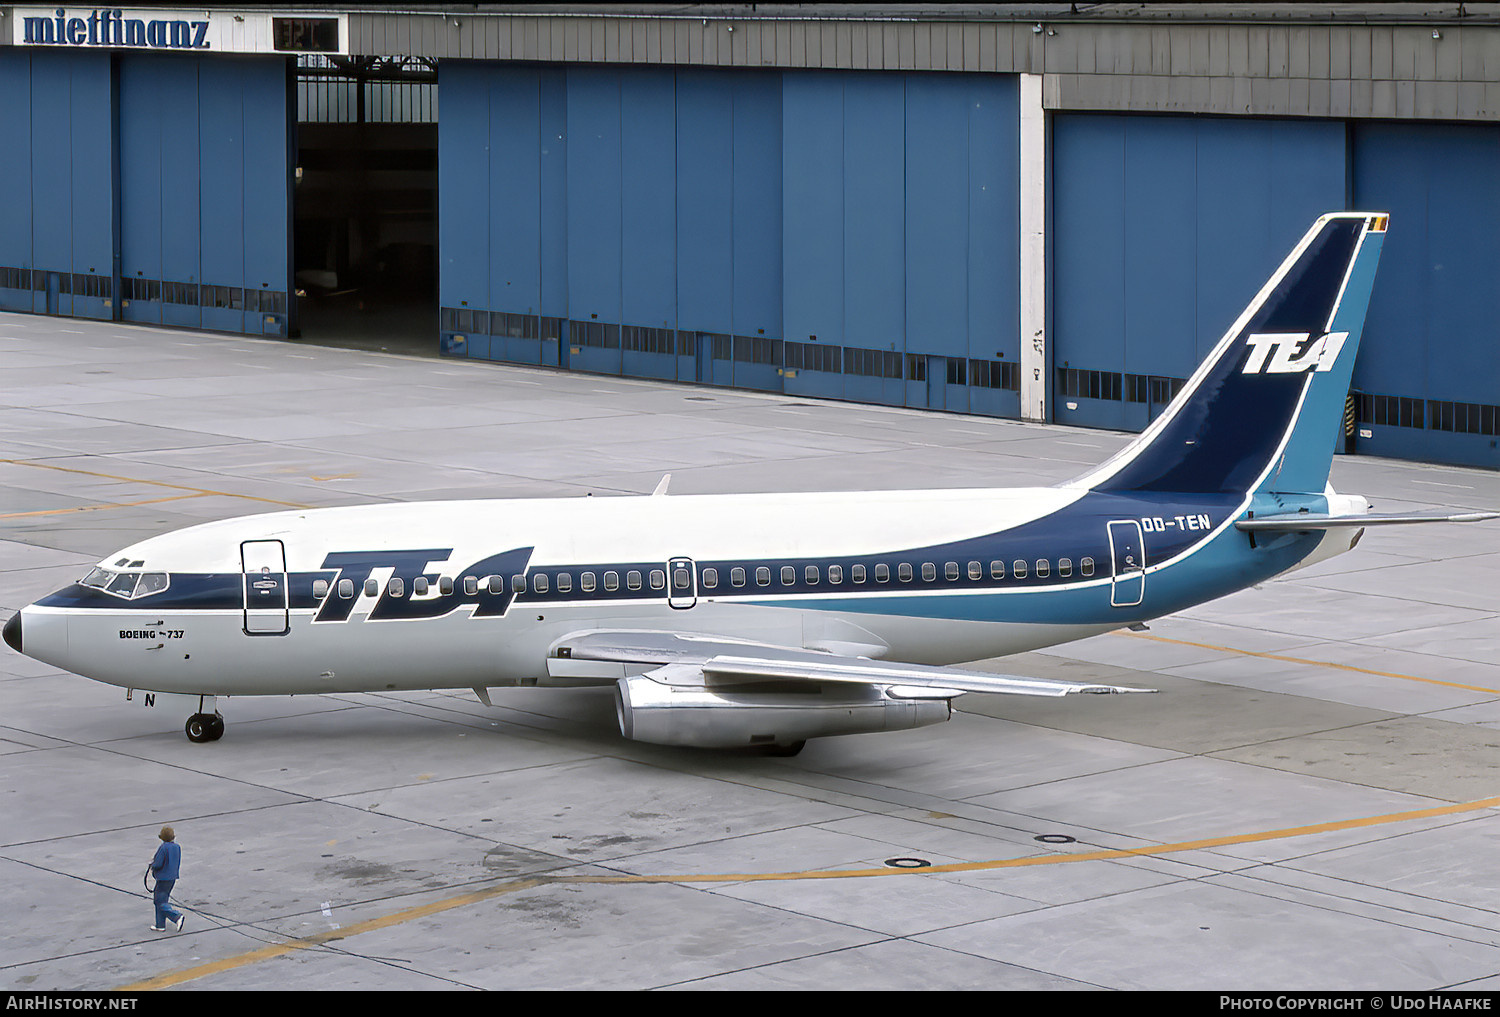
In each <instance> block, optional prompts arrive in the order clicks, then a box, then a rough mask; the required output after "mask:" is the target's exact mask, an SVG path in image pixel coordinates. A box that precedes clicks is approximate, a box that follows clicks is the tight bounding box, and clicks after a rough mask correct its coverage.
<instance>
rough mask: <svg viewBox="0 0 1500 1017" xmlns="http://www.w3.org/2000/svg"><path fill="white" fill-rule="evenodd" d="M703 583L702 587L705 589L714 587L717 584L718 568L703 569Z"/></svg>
mask: <svg viewBox="0 0 1500 1017" xmlns="http://www.w3.org/2000/svg"><path fill="white" fill-rule="evenodd" d="M703 585H704V587H705V588H706V589H710V590H712V589H715V588H716V587H717V586H718V585H719V570H718V569H704V570H703Z"/></svg>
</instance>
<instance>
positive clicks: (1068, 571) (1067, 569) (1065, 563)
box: [1057, 558, 1073, 579]
mask: <svg viewBox="0 0 1500 1017" xmlns="http://www.w3.org/2000/svg"><path fill="white" fill-rule="evenodd" d="M1057 574H1058V575H1059V576H1062V577H1063V578H1064V579H1066V578H1067V577H1068V576H1071V575H1072V574H1073V559H1072V558H1059V559H1057Z"/></svg>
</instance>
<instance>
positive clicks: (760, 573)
mask: <svg viewBox="0 0 1500 1017" xmlns="http://www.w3.org/2000/svg"><path fill="white" fill-rule="evenodd" d="M755 583H756V585H757V586H770V585H771V570H770V569H768V568H766V567H765V566H764V565H762V566H761V567H760V568H758V569H756V570H755Z"/></svg>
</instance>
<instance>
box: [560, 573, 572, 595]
mask: <svg viewBox="0 0 1500 1017" xmlns="http://www.w3.org/2000/svg"><path fill="white" fill-rule="evenodd" d="M572 589H573V573H571V572H559V573H558V574H557V592H558V593H568V592H569V591H571V590H572Z"/></svg>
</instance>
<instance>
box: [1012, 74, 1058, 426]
mask: <svg viewBox="0 0 1500 1017" xmlns="http://www.w3.org/2000/svg"><path fill="white" fill-rule="evenodd" d="M1020 153H1021V181H1020V191H1021V419H1022V420H1037V421H1045V420H1048V419H1050V416H1051V415H1050V413H1049V412H1048V408H1047V118H1046V114H1045V113H1044V112H1043V110H1042V76H1041V75H1040V74H1022V75H1021V138H1020Z"/></svg>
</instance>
